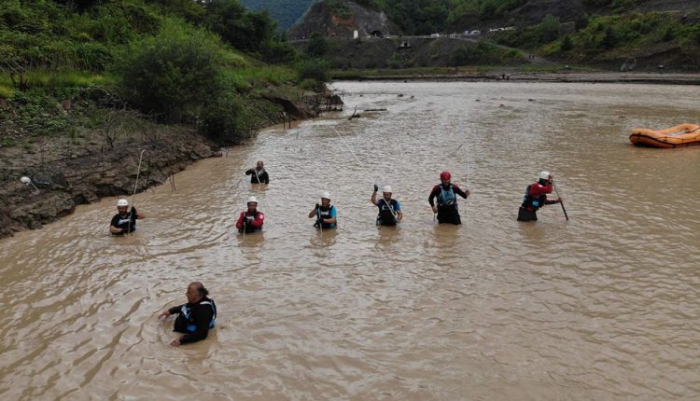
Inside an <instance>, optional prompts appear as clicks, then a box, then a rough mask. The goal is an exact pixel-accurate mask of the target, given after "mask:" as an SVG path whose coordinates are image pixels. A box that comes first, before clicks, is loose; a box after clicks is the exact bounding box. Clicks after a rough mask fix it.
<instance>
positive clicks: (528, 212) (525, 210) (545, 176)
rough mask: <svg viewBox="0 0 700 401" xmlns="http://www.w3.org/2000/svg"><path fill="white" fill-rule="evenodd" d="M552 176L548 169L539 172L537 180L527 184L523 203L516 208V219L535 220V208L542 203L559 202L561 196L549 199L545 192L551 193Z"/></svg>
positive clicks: (541, 205)
mask: <svg viewBox="0 0 700 401" xmlns="http://www.w3.org/2000/svg"><path fill="white" fill-rule="evenodd" d="M553 181H554V176H552V175H551V174H549V172H548V171H543V172H541V173H540V177H539V180H538V181H537V182H535V183H532V184H530V185H528V186H527V189H526V190H525V197H524V198H523V204H522V205H520V209H519V210H518V221H537V210H539V209H540V208H541V207H543V206H544V205H552V204H555V203H561V198H559V199H553V200H549V199H547V194H550V193H552V188H553V184H552V183H553Z"/></svg>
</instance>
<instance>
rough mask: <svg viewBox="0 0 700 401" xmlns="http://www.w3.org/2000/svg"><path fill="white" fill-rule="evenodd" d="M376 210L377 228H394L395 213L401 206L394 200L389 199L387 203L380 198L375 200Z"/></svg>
mask: <svg viewBox="0 0 700 401" xmlns="http://www.w3.org/2000/svg"><path fill="white" fill-rule="evenodd" d="M376 205H377V208H379V214H377V225H378V226H395V225H396V223H397V221H396V217H397V216H396V213H397V212H398V211H399V210H401V204H400V203H399V201H397V200H396V199H389V203H387V201H386V199H384V198H380V199H378V200H377V203H376Z"/></svg>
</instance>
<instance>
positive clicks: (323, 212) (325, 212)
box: [316, 205, 335, 228]
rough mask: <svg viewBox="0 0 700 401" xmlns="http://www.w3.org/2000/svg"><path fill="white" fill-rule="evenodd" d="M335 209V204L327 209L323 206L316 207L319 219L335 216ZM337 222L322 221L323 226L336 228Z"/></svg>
mask: <svg viewBox="0 0 700 401" xmlns="http://www.w3.org/2000/svg"><path fill="white" fill-rule="evenodd" d="M332 210H333V205H330V206H329V207H328V208H327V209H325V210H324V209H323V206H321V207H319V208H318V209H316V218H317V219H331V218H333V216H331V211H332ZM334 227H335V224H332V223H322V225H321V228H334Z"/></svg>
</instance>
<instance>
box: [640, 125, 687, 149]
mask: <svg viewBox="0 0 700 401" xmlns="http://www.w3.org/2000/svg"><path fill="white" fill-rule="evenodd" d="M630 142H632V144H633V145H638V146H652V147H655V148H678V147H687V146H694V145H700V125H695V124H681V125H676V126H675V127H673V128H666V129H662V130H660V131H652V130H650V129H646V128H634V129H632V135H630Z"/></svg>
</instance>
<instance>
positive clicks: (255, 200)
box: [247, 196, 258, 204]
mask: <svg viewBox="0 0 700 401" xmlns="http://www.w3.org/2000/svg"><path fill="white" fill-rule="evenodd" d="M247 203H255V204H257V203H258V198H256V197H254V196H251V197H249V198H248V202H247Z"/></svg>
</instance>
